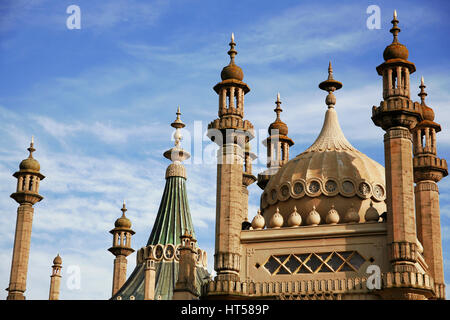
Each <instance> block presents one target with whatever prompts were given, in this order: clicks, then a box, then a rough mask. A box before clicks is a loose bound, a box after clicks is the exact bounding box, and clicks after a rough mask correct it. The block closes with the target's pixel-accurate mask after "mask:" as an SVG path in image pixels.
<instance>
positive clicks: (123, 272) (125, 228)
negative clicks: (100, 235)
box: [108, 201, 135, 295]
mask: <svg viewBox="0 0 450 320" xmlns="http://www.w3.org/2000/svg"><path fill="white" fill-rule="evenodd" d="M120 210H121V211H122V216H121V217H120V218H119V219H117V220H116V222H115V223H114V226H115V228H114V229H112V230H111V231H110V233H111V234H112V235H113V245H112V247H111V248H109V249H108V250H109V251H110V252H111V253H112V254H113V255H114V256H116V258H115V259H114V273H113V286H112V295H114V294H115V293H116V292H117V290H119V289H120V288H121V287H122V285H123V284H124V283H125V280H126V278H127V256H128V255H130V254H132V253H133V252H134V250H133V249H132V248H131V236H132V235H133V234H134V233H135V232H134V231H133V230H131V221H130V220H129V219H128V218H127V217H126V216H125V212H126V211H127V208H126V206H125V201H124V202H123V206H122V209H120Z"/></svg>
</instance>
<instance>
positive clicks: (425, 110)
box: [421, 104, 434, 121]
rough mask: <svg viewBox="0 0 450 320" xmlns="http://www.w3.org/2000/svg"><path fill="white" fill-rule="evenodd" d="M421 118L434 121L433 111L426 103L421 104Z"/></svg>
mask: <svg viewBox="0 0 450 320" xmlns="http://www.w3.org/2000/svg"><path fill="white" fill-rule="evenodd" d="M421 107H422V116H423V120H428V121H434V111H433V109H432V108H430V107H429V106H427V105H426V104H424V105H422V106H421Z"/></svg>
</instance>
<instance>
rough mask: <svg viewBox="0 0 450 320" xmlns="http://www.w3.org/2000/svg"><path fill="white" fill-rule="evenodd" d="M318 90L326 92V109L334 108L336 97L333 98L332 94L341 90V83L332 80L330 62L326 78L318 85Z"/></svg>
mask: <svg viewBox="0 0 450 320" xmlns="http://www.w3.org/2000/svg"><path fill="white" fill-rule="evenodd" d="M319 88H320V89H322V90H324V91H327V92H328V95H327V97H326V99H325V103H326V104H327V106H328V108H334V105H335V104H336V97H335V96H334V94H333V92H334V91H336V90H339V89H340V88H342V83H341V82H339V81H337V80H334V78H333V67H332V66H331V61H330V62H329V64H328V78H327V80H325V81H322V82H321V83H320V84H319Z"/></svg>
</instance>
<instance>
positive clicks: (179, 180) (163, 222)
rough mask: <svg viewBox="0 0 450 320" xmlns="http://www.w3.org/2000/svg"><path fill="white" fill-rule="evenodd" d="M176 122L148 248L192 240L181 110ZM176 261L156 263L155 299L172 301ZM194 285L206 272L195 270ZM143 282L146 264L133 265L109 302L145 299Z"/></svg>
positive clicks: (200, 280)
mask: <svg viewBox="0 0 450 320" xmlns="http://www.w3.org/2000/svg"><path fill="white" fill-rule="evenodd" d="M176 114H177V118H176V120H175V121H174V122H173V123H172V124H171V126H172V127H174V128H175V129H176V130H175V134H174V138H175V146H174V147H173V148H171V149H169V150H167V151H166V152H164V157H165V158H167V159H169V160H171V161H172V163H171V164H170V165H169V166H168V167H167V170H166V185H165V187H164V191H163V195H162V197H161V202H160V205H159V209H158V214H157V216H156V220H155V223H154V225H153V229H152V231H151V234H150V237H149V239H148V242H147V246H148V245H157V244H161V245H163V246H165V245H167V244H173V245H174V246H177V245H178V244H181V241H180V237H181V235H183V234H184V233H186V232H187V233H190V234H192V236H193V237H194V238H195V232H194V226H193V224H192V218H191V212H190V210H189V204H188V198H187V192H186V168H185V167H184V166H183V164H182V161H183V160H186V159H188V158H189V157H190V154H189V153H188V152H187V151H185V150H183V149H182V148H181V145H180V141H181V140H182V135H181V128H183V127H184V126H185V124H184V123H183V122H182V121H181V118H180V115H181V112H180V108H178V110H177V113H176ZM178 270H179V264H178V261H175V260H171V261H165V260H161V261H159V262H157V263H156V270H155V271H156V274H155V299H156V300H157V299H162V300H168V299H172V295H173V289H174V288H175V284H176V282H177V279H178ZM196 273H197V277H196V279H197V283H196V287H197V288H198V289H199V288H200V287H201V285H202V283H203V282H204V281H205V279H206V278H208V277H209V273H208V271H207V270H206V268H203V267H197V268H196ZM144 282H145V262H144V263H140V264H137V265H136V268H135V269H134V271H133V273H132V274H131V276H130V277H129V278H128V279H127V281H126V282H125V283H124V285H123V286H122V288H120V289H119V290H118V291H117V293H116V294H115V295H114V296H113V297H112V298H111V299H116V298H117V297H119V296H120V297H121V299H123V300H128V299H130V297H134V299H136V300H143V299H144Z"/></svg>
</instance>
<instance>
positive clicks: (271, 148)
mask: <svg viewBox="0 0 450 320" xmlns="http://www.w3.org/2000/svg"><path fill="white" fill-rule="evenodd" d="M275 104H276V106H277V107H276V108H275V109H273V111H275V113H276V114H277V118H276V119H275V121H274V122H272V123H271V124H270V126H269V130H268V131H269V137H268V138H267V139H265V140H264V141H263V144H264V146H266V147H267V168H268V169H267V170H265V171H264V172H262V173H260V174H258V186H259V187H260V188H261V189H263V190H264V188H265V187H266V185H267V182H269V179H270V177H271V176H272V175H274V174H275V173H277V172H278V169H280V168H281V167H282V166H283V165H284V164H285V163H287V162H288V161H289V148H290V147H291V146H292V145H294V141H292V139H291V138H289V137H288V136H287V134H288V126H287V125H286V124H285V123H284V122H283V121H281V118H280V113H281V112H283V109H281V107H280V105H281V100H280V93H278V94H277V100H276V101H275Z"/></svg>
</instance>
